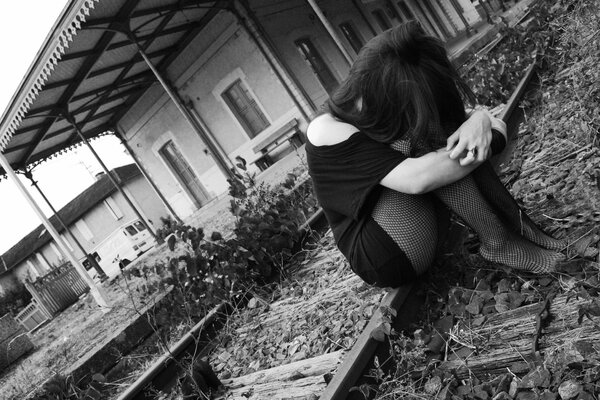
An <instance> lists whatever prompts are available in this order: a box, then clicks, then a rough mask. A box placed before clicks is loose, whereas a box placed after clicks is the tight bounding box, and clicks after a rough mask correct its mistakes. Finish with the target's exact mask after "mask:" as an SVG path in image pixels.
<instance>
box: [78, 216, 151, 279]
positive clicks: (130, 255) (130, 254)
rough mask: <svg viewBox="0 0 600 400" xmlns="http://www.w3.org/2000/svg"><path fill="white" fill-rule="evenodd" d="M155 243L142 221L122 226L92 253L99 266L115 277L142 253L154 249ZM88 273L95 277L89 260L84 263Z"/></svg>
mask: <svg viewBox="0 0 600 400" xmlns="http://www.w3.org/2000/svg"><path fill="white" fill-rule="evenodd" d="M154 245H155V241H154V239H153V238H152V235H150V232H148V230H147V229H146V227H145V226H144V224H143V223H142V222H141V221H140V220H134V221H131V222H128V223H126V224H124V225H122V226H121V227H120V228H119V229H117V230H115V231H114V232H113V233H112V234H111V235H110V236H109V237H107V238H106V239H104V240H103V241H102V242H101V243H100V244H99V245H98V246H96V248H95V249H94V250H93V251H92V252H91V253H92V255H94V256H95V257H96V260H97V261H98V264H100V267H101V268H102V269H103V270H104V272H105V273H106V275H108V276H109V277H111V278H112V277H115V276H117V275H118V274H119V273H120V272H121V269H122V267H124V266H126V265H127V264H129V263H130V262H132V261H133V260H135V259H136V258H137V257H139V256H140V255H142V253H144V252H146V251H148V250H150V249H151V248H152V247H154ZM83 264H84V265H85V268H86V269H87V270H88V273H90V275H92V277H95V275H96V270H95V269H93V268H91V266H90V265H89V263H88V262H87V260H85V261H83Z"/></svg>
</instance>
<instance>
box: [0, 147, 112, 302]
mask: <svg viewBox="0 0 600 400" xmlns="http://www.w3.org/2000/svg"><path fill="white" fill-rule="evenodd" d="M0 166H2V168H4V170H5V171H6V175H7V176H8V179H10V180H11V181H12V182H13V183H14V184H15V185H16V186H17V188H18V189H19V191H20V192H21V194H22V195H23V197H25V200H27V202H28V203H29V205H30V206H31V208H33V211H34V212H35V213H36V214H37V216H38V218H39V219H40V220H41V221H42V224H43V225H44V227H45V228H46V230H47V231H48V233H49V234H50V236H52V238H53V239H54V241H55V242H56V243H57V244H58V247H59V248H60V250H61V251H62V253H63V254H64V255H65V256H66V259H67V260H68V261H70V262H71V264H72V265H73V267H74V268H75V270H77V272H78V273H79V275H81V277H82V278H83V280H84V282H85V283H87V284H88V286H89V287H90V293H91V295H92V297H93V298H94V300H95V301H96V303H97V304H98V306H100V308H101V309H102V310H103V312H107V311H108V310H109V303H108V299H107V297H106V293H104V290H103V289H102V288H101V287H98V286H96V283H95V282H94V280H93V279H92V278H91V277H90V276H89V275H88V273H87V271H86V270H85V268H84V267H83V265H81V264H80V263H79V260H77V259H76V258H75V256H74V255H73V253H71V252H70V251H69V248H68V247H67V244H66V243H65V242H64V241H63V238H62V237H60V235H59V233H58V232H57V231H56V229H54V226H52V224H51V223H50V221H49V220H48V218H47V217H46V216H45V215H44V212H43V211H42V209H41V208H40V207H39V206H38V205H37V203H36V202H35V200H34V199H33V197H32V196H31V194H30V193H29V192H28V191H27V189H26V188H25V186H24V185H23V183H22V182H21V181H20V180H19V178H18V177H17V174H16V173H15V171H13V169H12V167H11V166H10V163H9V162H8V160H7V159H6V157H5V156H4V154H2V153H0Z"/></svg>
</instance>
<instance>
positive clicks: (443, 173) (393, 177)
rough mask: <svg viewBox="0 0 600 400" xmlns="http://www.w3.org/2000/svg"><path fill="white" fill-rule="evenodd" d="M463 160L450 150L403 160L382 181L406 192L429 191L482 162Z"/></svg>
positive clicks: (467, 171)
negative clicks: (455, 158)
mask: <svg viewBox="0 0 600 400" xmlns="http://www.w3.org/2000/svg"><path fill="white" fill-rule="evenodd" d="M461 162H462V161H459V160H453V159H452V158H450V152H449V151H447V150H446V149H440V150H437V151H434V152H431V153H427V154H425V155H424V156H421V157H418V158H408V159H406V160H404V161H402V162H401V163H400V164H398V165H397V166H396V168H394V169H393V170H392V171H391V172H390V173H389V174H387V175H386V176H385V177H384V178H383V179H382V180H381V182H380V183H381V185H383V186H385V187H388V188H390V189H393V190H397V191H398V192H402V193H408V194H423V193H427V192H430V191H432V190H434V189H437V188H439V187H442V186H446V185H448V184H450V183H453V182H456V181H457V180H459V179H461V178H463V177H465V176H467V175H468V174H470V173H471V172H472V171H473V170H474V169H475V168H477V167H478V166H479V165H480V164H481V163H482V161H478V160H474V161H471V162H470V163H469V164H468V165H464V166H463V165H461Z"/></svg>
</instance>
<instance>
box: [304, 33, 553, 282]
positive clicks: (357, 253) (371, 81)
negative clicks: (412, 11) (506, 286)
mask: <svg viewBox="0 0 600 400" xmlns="http://www.w3.org/2000/svg"><path fill="white" fill-rule="evenodd" d="M473 98H474V96H473V94H472V92H471V91H470V89H469V88H468V87H467V86H466V84H465V83H464V82H463V81H462V80H461V79H460V77H459V75H458V73H457V71H456V70H455V69H454V68H453V66H452V64H451V63H450V61H449V59H448V57H447V55H446V51H445V49H444V47H443V43H442V42H440V41H439V40H438V39H436V38H433V37H430V36H427V35H426V34H425V33H424V32H423V30H422V29H421V27H420V26H419V25H418V24H417V23H414V22H411V23H408V24H404V25H401V26H398V27H396V28H393V29H390V30H388V31H386V32H384V33H382V34H381V35H379V36H377V37H375V38H373V39H372V40H371V41H369V42H368V43H367V44H366V45H365V46H364V47H363V49H361V51H360V53H359V54H358V57H357V59H356V61H355V62H354V64H353V65H352V68H351V69H350V73H349V75H348V77H347V78H346V79H345V80H344V81H343V82H342V84H341V85H340V86H339V87H338V88H337V90H336V91H335V92H334V93H333V94H332V96H331V98H330V99H329V101H328V103H327V108H326V112H324V113H323V114H321V115H319V116H318V117H317V118H315V119H314V120H313V121H312V122H311V124H310V125H309V127H308V130H307V136H308V143H307V145H306V151H307V157H308V166H309V172H310V175H311V176H312V179H313V184H314V187H315V192H316V195H317V198H318V200H319V202H320V204H321V206H322V207H323V209H324V211H325V215H326V217H327V220H328V222H329V224H330V225H331V228H332V230H333V234H334V237H335V240H336V243H337V245H338V247H339V249H340V250H341V252H342V253H343V254H344V255H345V256H346V258H347V259H348V261H349V262H350V265H351V267H352V269H353V270H354V271H355V272H356V273H357V274H358V275H359V276H360V277H361V278H362V279H363V280H365V281H366V282H368V283H372V284H375V285H378V286H392V287H394V286H398V285H401V284H403V283H406V282H407V281H409V280H411V279H414V278H415V277H416V276H417V275H419V274H421V273H423V272H424V271H425V270H426V269H427V268H428V267H429V265H431V263H432V261H433V260H434V258H435V255H436V249H437V247H438V246H439V245H440V244H441V242H442V241H443V236H444V234H445V231H446V227H447V226H448V218H449V212H448V209H450V210H451V211H452V212H454V213H455V214H456V215H458V216H459V217H460V218H461V219H462V220H463V221H464V222H465V223H466V224H467V225H469V226H470V227H471V228H472V229H473V230H474V231H475V232H476V233H477V234H478V235H479V239H480V242H481V245H480V253H481V255H482V256H483V257H484V258H486V259H487V260H490V261H493V262H497V263H502V264H505V265H508V266H510V267H513V268H516V269H522V270H527V271H531V272H535V273H545V272H549V271H552V270H553V269H554V267H555V266H556V264H557V263H558V262H559V261H561V260H562V259H563V258H564V257H563V255H562V254H560V253H558V252H557V250H560V249H562V248H563V247H564V243H563V242H562V241H560V240H557V239H554V238H552V237H550V236H548V235H546V234H545V233H543V232H542V231H541V230H540V229H539V228H538V227H537V226H535V224H534V223H533V222H532V221H531V220H530V219H529V218H528V217H527V215H526V214H525V213H524V212H523V211H522V210H521V209H520V208H519V206H518V205H517V204H516V202H515V200H514V199H513V198H512V196H511V195H510V193H509V192H508V191H507V190H506V188H505V187H504V186H503V185H502V183H501V182H500V180H499V179H498V177H497V176H496V174H495V172H494V171H493V169H492V167H491V165H490V164H489V162H487V161H486V160H487V159H488V158H489V157H490V156H491V155H492V154H496V153H498V152H500V151H501V150H502V149H503V147H504V146H505V144H506V137H505V135H506V133H505V129H506V128H505V125H504V123H503V122H502V121H500V120H497V119H495V118H493V117H491V116H490V114H489V113H488V112H486V111H474V112H470V113H467V112H466V111H465V104H464V102H465V101H472V100H473Z"/></svg>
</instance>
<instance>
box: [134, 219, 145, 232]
mask: <svg viewBox="0 0 600 400" xmlns="http://www.w3.org/2000/svg"><path fill="white" fill-rule="evenodd" d="M133 226H135V229H137V230H138V231H139V232H141V231H143V230H146V227H145V226H144V224H142V222H141V221H135V222H134V223H133Z"/></svg>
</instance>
